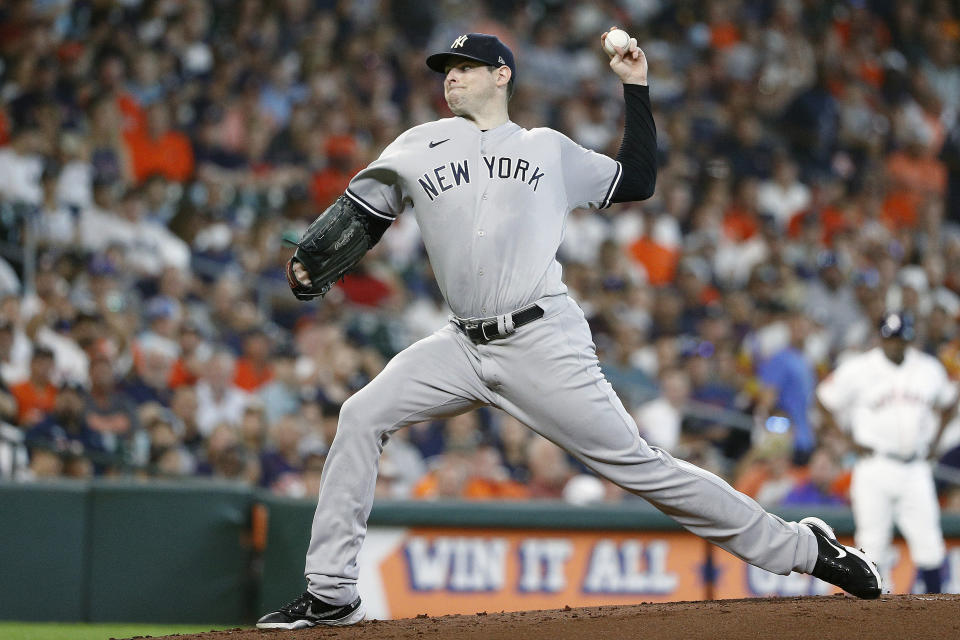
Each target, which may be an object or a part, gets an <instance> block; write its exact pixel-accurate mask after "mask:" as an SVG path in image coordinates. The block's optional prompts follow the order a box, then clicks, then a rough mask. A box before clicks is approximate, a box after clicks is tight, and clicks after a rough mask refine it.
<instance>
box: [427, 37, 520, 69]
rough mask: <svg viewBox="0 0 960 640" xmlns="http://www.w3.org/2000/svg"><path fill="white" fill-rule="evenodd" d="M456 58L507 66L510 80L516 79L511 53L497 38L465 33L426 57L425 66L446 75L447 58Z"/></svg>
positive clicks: (495, 65) (515, 66) (515, 67)
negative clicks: (444, 47) (442, 48)
mask: <svg viewBox="0 0 960 640" xmlns="http://www.w3.org/2000/svg"><path fill="white" fill-rule="evenodd" d="M450 56H458V57H460V58H466V59H467V60H476V61H477V62H482V63H483V64H488V65H490V66H492V67H501V66H503V65H507V66H508V67H510V72H511V74H512V75H511V76H510V77H511V78H516V77H517V65H516V64H515V63H514V61H513V52H512V51H510V47H508V46H507V45H505V44H503V43H502V42H501V41H500V38H498V37H497V36H491V35H489V34H486V33H465V34H463V35H461V36H458V37H457V39H456V40H454V41H453V42H451V43H450V46H449V47H447V48H446V49H445V50H443V51H440V52H438V53H434V54H433V55H430V56H428V57H427V66H428V67H430V68H431V69H433V70H434V71H436V72H438V73H446V72H447V70H446V69H445V66H446V64H447V58H449V57H450Z"/></svg>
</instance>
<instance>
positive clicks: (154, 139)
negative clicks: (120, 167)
mask: <svg viewBox="0 0 960 640" xmlns="http://www.w3.org/2000/svg"><path fill="white" fill-rule="evenodd" d="M124 141H125V142H126V143H127V150H128V151H129V153H130V163H131V165H132V166H133V176H134V179H135V180H136V181H137V182H138V183H140V182H143V181H144V180H146V179H147V178H148V177H149V176H151V175H153V174H155V173H159V174H161V175H162V176H163V177H165V178H166V179H168V180H172V181H176V182H183V181H184V180H186V179H187V178H189V177H190V176H191V175H192V174H193V148H192V147H191V146H190V139H189V138H187V136H186V135H184V134H183V133H180V132H179V131H174V130H173V129H171V127H170V111H169V107H167V105H166V103H164V102H162V101H161V102H157V103H155V104H153V105H152V106H151V107H150V109H149V110H148V111H147V126H146V128H145V129H139V130H132V131H127V132H125V133H124Z"/></svg>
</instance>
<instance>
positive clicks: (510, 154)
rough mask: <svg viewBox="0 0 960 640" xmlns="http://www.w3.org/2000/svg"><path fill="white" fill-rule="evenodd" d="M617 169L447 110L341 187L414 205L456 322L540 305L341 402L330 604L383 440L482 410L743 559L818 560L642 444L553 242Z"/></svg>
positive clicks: (399, 365)
mask: <svg viewBox="0 0 960 640" xmlns="http://www.w3.org/2000/svg"><path fill="white" fill-rule="evenodd" d="M621 172H622V169H621V166H620V164H619V163H618V162H616V161H614V160H612V159H610V158H607V157H605V156H602V155H599V154H596V153H594V152H592V151H588V150H586V149H584V148H582V147H580V146H578V145H577V144H575V143H574V142H572V141H571V140H569V139H568V138H567V137H565V136H563V135H561V134H559V133H557V132H556V131H552V130H550V129H534V130H530V131H528V130H526V129H524V128H522V127H520V126H518V125H516V124H514V123H512V122H506V123H505V124H503V125H501V126H499V127H496V128H494V129H491V130H489V131H486V132H482V131H480V130H479V129H477V127H476V126H475V125H474V124H473V123H472V122H470V121H468V120H465V119H463V118H450V119H446V120H439V121H437V122H431V123H428V124H424V125H421V126H418V127H414V128H413V129H411V130H409V131H407V132H406V133H404V134H402V135H401V136H400V137H399V138H397V140H396V141H395V142H393V143H392V144H391V145H390V146H388V147H387V148H386V149H385V150H384V152H383V154H382V155H381V156H380V158H379V159H378V160H376V161H375V162H373V163H372V164H371V165H370V166H369V167H367V168H366V169H364V170H363V171H361V172H360V173H359V174H357V176H356V177H355V178H354V179H353V180H352V181H351V182H350V185H349V188H348V190H347V196H348V197H350V198H351V199H353V200H354V201H355V202H356V203H357V204H359V205H360V206H362V207H363V208H364V209H366V211H367V212H368V213H370V214H371V215H373V216H379V217H382V218H385V219H388V220H389V219H393V218H395V217H396V216H398V215H400V214H401V213H403V212H404V211H406V210H407V209H411V210H412V212H413V214H414V215H415V216H416V217H417V221H418V223H419V225H420V230H421V233H422V235H423V241H424V245H425V246H426V249H427V253H428V254H429V257H430V262H431V264H432V265H433V271H434V274H435V276H436V278H437V281H438V282H439V284H440V288H441V290H442V291H443V294H444V296H445V297H446V299H447V302H448V303H449V305H450V308H451V309H452V310H453V312H454V313H455V314H456V315H457V316H459V317H460V318H471V319H473V318H487V317H490V316H494V315H497V316H501V317H502V316H503V315H508V314H511V312H514V311H516V310H518V309H521V308H523V307H525V306H527V305H529V304H531V303H536V304H537V305H538V306H539V307H540V310H541V311H542V317H540V318H539V319H537V320H535V321H532V322H529V323H525V324H523V325H522V326H520V327H519V328H517V329H516V331H515V332H512V333H511V332H509V331H508V332H507V334H505V335H504V337H501V338H499V339H496V340H492V341H489V342H484V341H482V340H479V341H477V342H474V341H473V340H471V339H469V338H468V337H467V335H465V333H464V331H462V330H461V328H459V327H458V325H457V324H455V323H454V322H450V323H448V324H447V325H446V326H444V327H442V328H441V329H439V330H438V331H436V332H435V333H434V334H432V335H430V336H428V337H426V338H424V339H423V340H420V341H419V342H417V343H415V344H413V345H411V346H410V347H408V348H407V349H405V350H404V351H403V352H401V353H400V354H398V355H397V356H396V357H394V358H393V359H392V360H391V361H390V362H389V363H388V364H387V366H386V367H385V368H384V370H383V371H382V372H380V374H379V375H377V377H376V378H374V379H373V380H372V381H371V382H370V384H368V385H367V386H366V387H364V388H363V389H361V390H360V391H359V392H357V393H356V394H355V395H353V396H352V397H351V398H349V399H348V400H347V401H346V402H345V403H344V405H343V407H342V408H341V410H340V418H339V423H338V426H337V434H336V437H335V438H334V441H333V443H332V444H331V447H330V451H329V453H328V456H327V461H326V464H325V466H324V470H323V478H322V481H321V486H320V495H319V500H318V503H317V511H316V515H315V516H314V521H313V529H312V534H311V539H310V547H309V549H308V551H307V558H306V571H305V574H306V577H307V581H308V590H309V591H310V592H311V593H312V594H314V595H315V596H316V597H318V598H320V599H321V600H323V601H325V602H327V603H330V604H335V605H346V604H348V603H352V602H353V601H354V600H355V599H356V597H357V593H358V592H357V584H356V583H357V577H358V575H359V568H358V566H357V555H358V553H359V550H360V546H361V545H362V543H363V539H364V536H365V535H366V524H367V518H368V516H369V514H370V509H371V507H372V506H373V498H374V487H375V485H376V477H377V461H378V459H379V456H380V453H381V451H382V449H383V446H384V443H386V441H387V440H388V438H389V436H390V434H391V433H393V432H394V431H396V430H397V429H400V428H402V427H405V426H407V425H410V424H413V423H416V422H422V421H424V420H432V419H438V418H445V417H449V416H452V415H456V414H459V413H463V412H464V411H469V410H471V409H473V408H476V407H479V406H483V405H489V406H495V407H499V408H501V409H503V410H504V411H506V412H507V413H509V414H511V415H513V416H514V417H516V418H517V419H518V420H520V421H521V422H523V423H524V424H526V425H527V426H529V427H530V428H531V429H533V430H534V431H536V432H537V433H539V434H541V435H543V436H544V437H546V438H548V439H550V440H551V441H553V442H555V443H556V444H558V445H559V446H561V447H563V448H564V449H566V450H567V451H569V452H570V453H571V454H572V455H574V456H576V457H577V458H578V459H579V460H581V461H582V462H583V463H584V464H585V465H587V466H589V467H590V468H591V469H593V470H594V471H596V472H597V473H598V474H599V475H601V476H603V477H606V478H609V479H610V480H612V481H613V482H615V483H616V484H618V485H620V486H621V487H623V488H625V489H626V490H628V491H631V492H633V493H636V494H637V495H640V496H643V497H644V498H645V499H647V500H648V501H650V502H651V503H652V504H654V505H655V506H657V507H658V508H660V509H661V510H663V511H664V512H666V513H668V514H670V515H671V516H672V517H673V518H674V519H676V520H677V521H678V522H679V523H680V524H682V525H683V526H685V527H687V528H688V529H690V530H691V531H693V532H694V533H696V534H698V535H700V536H702V537H705V538H707V539H708V540H711V541H713V542H716V543H717V544H718V545H720V546H722V547H723V548H724V549H727V550H729V551H730V552H731V553H734V554H736V555H738V556H739V557H741V558H743V559H745V560H747V561H748V562H751V563H753V564H756V565H758V566H760V567H763V568H765V569H768V570H770V571H774V572H777V573H782V574H786V573H789V572H790V571H791V570H798V571H806V572H809V571H811V570H812V569H813V566H814V564H815V562H816V559H817V543H816V540H815V538H814V536H813V534H812V533H811V532H810V530H809V529H808V528H807V527H805V526H801V525H798V524H797V523H790V522H785V521H783V520H781V519H780V518H778V517H776V516H774V515H771V514H769V513H766V512H765V511H764V510H763V509H762V508H761V507H760V505H758V504H757V503H756V502H754V501H753V500H751V499H750V498H748V497H747V496H745V495H743V494H740V493H738V492H736V491H734V490H733V488H732V487H730V485H728V484H727V483H726V482H724V481H723V480H722V479H720V478H718V477H717V476H715V475H713V474H711V473H709V472H706V471H704V470H702V469H698V468H696V467H694V466H693V465H690V464H687V463H685V462H683V461H679V460H674V459H673V458H672V457H671V456H670V455H669V454H668V453H667V452H665V451H662V450H659V449H656V448H654V447H650V446H648V445H647V443H646V442H644V441H643V438H641V437H640V434H639V431H638V429H637V426H636V423H634V422H633V420H632V418H631V417H630V415H629V413H628V412H627V411H626V410H625V409H624V407H623V405H622V404H621V402H620V399H619V398H617V395H616V394H615V393H614V391H613V388H612V387H611V386H610V384H609V383H608V382H607V380H606V379H604V376H603V373H602V372H601V370H600V366H599V362H598V360H597V356H596V351H595V348H594V345H593V342H592V336H591V335H590V329H589V326H588V325H587V322H586V320H585V318H584V316H583V312H582V311H581V310H580V308H579V307H578V306H577V305H576V303H574V302H573V301H572V300H571V299H570V298H569V296H567V295H566V293H565V292H566V287H565V286H564V284H563V282H562V281H561V279H560V275H561V274H560V265H559V263H558V262H557V260H556V252H557V248H558V247H559V245H560V241H561V239H562V237H563V230H564V219H565V217H566V215H567V213H568V212H569V211H570V210H571V209H573V208H576V207H584V206H593V207H605V206H608V205H609V204H610V199H611V198H612V197H613V193H614V191H615V190H616V188H617V184H618V182H619V180H620V176H621ZM511 317H512V316H511ZM504 322H505V321H504ZM498 327H499V324H498ZM512 328H513V327H512V325H511V329H512Z"/></svg>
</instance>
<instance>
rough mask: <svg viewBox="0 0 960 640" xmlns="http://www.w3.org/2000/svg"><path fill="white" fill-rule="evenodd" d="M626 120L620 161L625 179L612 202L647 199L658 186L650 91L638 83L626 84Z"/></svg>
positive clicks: (655, 134)
mask: <svg viewBox="0 0 960 640" xmlns="http://www.w3.org/2000/svg"><path fill="white" fill-rule="evenodd" d="M623 100H624V102H625V103H626V108H627V112H626V118H625V123H624V126H623V142H621V143H620V151H619V152H618V153H617V161H618V162H619V163H620V164H621V165H622V166H623V176H622V177H621V178H620V184H618V185H617V190H616V191H614V192H613V197H612V198H611V199H610V201H611V202H634V201H636V200H646V199H647V198H649V197H650V196H652V195H653V189H654V187H655V186H656V184H657V127H656V125H655V124H654V122H653V113H652V111H651V109H650V89H649V87H646V86H644V85H639V84H625V85H623Z"/></svg>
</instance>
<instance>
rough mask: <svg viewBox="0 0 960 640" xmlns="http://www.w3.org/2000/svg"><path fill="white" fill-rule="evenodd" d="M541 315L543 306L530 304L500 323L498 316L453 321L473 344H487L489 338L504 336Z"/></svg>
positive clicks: (455, 319) (494, 338)
mask: <svg viewBox="0 0 960 640" xmlns="http://www.w3.org/2000/svg"><path fill="white" fill-rule="evenodd" d="M542 317H543V308H541V307H540V305H536V304H532V305H530V306H529V307H526V308H524V309H520V311H516V312H514V313H513V314H512V315H510V316H509V318H510V319H512V322H509V321H506V322H503V323H501V321H500V318H492V319H489V320H477V321H475V322H470V321H467V320H461V319H460V318H454V319H453V321H454V322H455V323H456V324H457V326H458V327H460V330H461V331H463V333H464V334H466V336H467V337H468V338H470V341H471V342H473V344H487V343H488V342H490V341H491V340H496V339H497V338H505V337H507V336H508V335H510V334H511V333H513V332H514V330H515V329H516V328H517V327H522V326H523V325H525V324H529V323H531V322H533V321H534V320H539V319H540V318H542ZM501 318H503V316H501ZM511 325H512V326H511Z"/></svg>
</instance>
